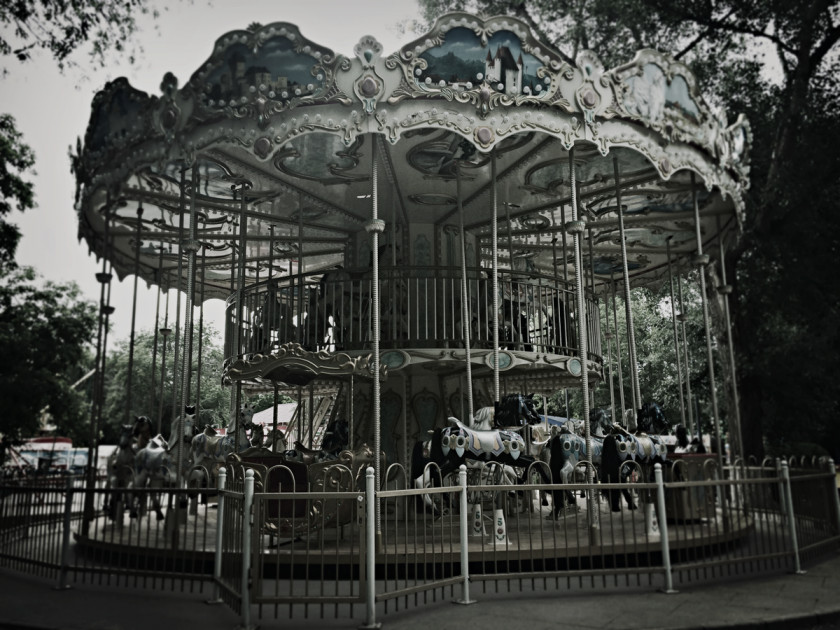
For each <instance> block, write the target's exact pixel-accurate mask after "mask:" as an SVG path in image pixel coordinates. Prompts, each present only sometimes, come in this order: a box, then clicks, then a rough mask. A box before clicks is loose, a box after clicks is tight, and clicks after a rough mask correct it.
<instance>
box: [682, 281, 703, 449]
mask: <svg viewBox="0 0 840 630" xmlns="http://www.w3.org/2000/svg"><path fill="white" fill-rule="evenodd" d="M677 297H678V298H679V301H680V329H681V331H682V345H683V356H685V406H686V407H688V430H689V431H690V432H691V434H692V435H694V434H696V435H697V438H698V439H699V440H702V439H703V438H702V436H701V435H700V419H699V418H698V419H697V425H696V426H695V424H694V405H692V403H691V365H690V363H689V360H688V336H687V335H686V332H685V325H686V322H687V321H688V317H687V316H686V314H685V302H683V291H682V278H681V275H680V273H679V269H678V270H677Z"/></svg>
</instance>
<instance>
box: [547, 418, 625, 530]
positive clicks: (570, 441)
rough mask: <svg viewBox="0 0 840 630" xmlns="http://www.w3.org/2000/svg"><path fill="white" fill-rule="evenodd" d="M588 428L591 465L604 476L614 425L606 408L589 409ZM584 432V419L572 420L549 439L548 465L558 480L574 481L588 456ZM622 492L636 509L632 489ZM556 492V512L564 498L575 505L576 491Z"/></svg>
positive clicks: (563, 482)
mask: <svg viewBox="0 0 840 630" xmlns="http://www.w3.org/2000/svg"><path fill="white" fill-rule="evenodd" d="M589 428H590V440H591V443H592V456H591V461H592V465H593V466H594V468H595V470H596V471H601V472H599V475H598V476H599V477H602V476H603V472H602V464H603V449H604V440H605V439H606V438H607V436H608V435H609V434H610V433H611V432H612V430H613V426H612V424H611V423H610V421H609V419H608V418H607V413H606V412H605V411H604V410H603V409H593V410H592V411H591V412H590V413H589ZM584 433H585V431H584V427H583V424H582V423H580V422H575V421H571V422H566V423H565V424H564V425H563V426H562V427H561V428H560V429H559V430H557V431H556V432H555V434H554V435H553V436H552V438H551V439H550V441H549V451H550V459H549V466H550V469H551V476H552V478H554V479H555V480H557V483H560V484H568V483H572V482H573V481H574V475H575V473H576V472H577V470H578V468H579V466H580V464H581V462H586V461H588V460H589V458H588V452H587V447H586V438H585V435H584ZM601 480H602V481H603V480H604V479H603V478H602V479H601ZM623 494H624V498H625V499H626V501H627V505H628V506H629V507H630V509H631V510H632V509H635V508H636V506H635V504H634V503H633V499H632V497H631V496H630V492H629V491H627V490H625V491H623ZM553 496H554V515H555V516H556V515H557V514H558V513H559V511H560V508H561V507H562V502H563V501H565V502H566V503H567V505H574V503H575V499H574V495H573V493H571V492H569V491H559V490H558V491H555V492H554V495H553Z"/></svg>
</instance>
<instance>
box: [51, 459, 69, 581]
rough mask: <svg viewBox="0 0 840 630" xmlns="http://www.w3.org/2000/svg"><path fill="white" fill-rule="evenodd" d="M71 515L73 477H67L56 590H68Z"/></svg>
mask: <svg viewBox="0 0 840 630" xmlns="http://www.w3.org/2000/svg"><path fill="white" fill-rule="evenodd" d="M72 513H73V477H72V476H68V477H67V495H66V496H65V498H64V524H63V529H62V532H61V570H60V571H59V574H58V584H56V585H55V589H56V590H63V589H66V588H70V585H69V584H68V583H67V567H68V565H69V564H70V519H71V516H72Z"/></svg>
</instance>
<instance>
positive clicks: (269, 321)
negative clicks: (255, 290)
mask: <svg viewBox="0 0 840 630" xmlns="http://www.w3.org/2000/svg"><path fill="white" fill-rule="evenodd" d="M274 227H275V226H274V224H273V223H272V224H271V225H269V226H268V280H267V281H266V283H265V290H266V300H265V307H264V308H265V309H266V312H265V313H263V314H262V316H263V325H264V326H265V330H263V331H262V347H261V348H257V350H258V351H260V352H263V351H264V352H266V353H270V352H271V348H272V341H271V328H272V326H274V317H275V314H274V312H275V310H277V297H276V294H275V293H274ZM276 389H277V388H276V387H275V390H276ZM275 398H276V394H275ZM274 405H275V407H276V405H277V402H276V401H275V403H274ZM276 415H277V414H276V412H275V416H276ZM274 428H275V429H277V427H274Z"/></svg>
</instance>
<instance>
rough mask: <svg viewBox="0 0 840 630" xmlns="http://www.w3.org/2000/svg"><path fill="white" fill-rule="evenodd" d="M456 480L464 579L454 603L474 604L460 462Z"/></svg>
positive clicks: (464, 479) (463, 468)
mask: <svg viewBox="0 0 840 630" xmlns="http://www.w3.org/2000/svg"><path fill="white" fill-rule="evenodd" d="M458 481H459V482H460V484H461V513H460V514H459V515H458V523H459V525H460V530H461V575H462V576H463V578H464V581H463V582H462V583H461V599H456V600H455V603H456V604H474V603H475V600H474V599H473V600H471V599H470V550H469V540H470V539H469V531H468V523H467V520H468V515H467V467H466V466H465V465H464V464H461V467H460V469H459V472H458Z"/></svg>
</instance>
